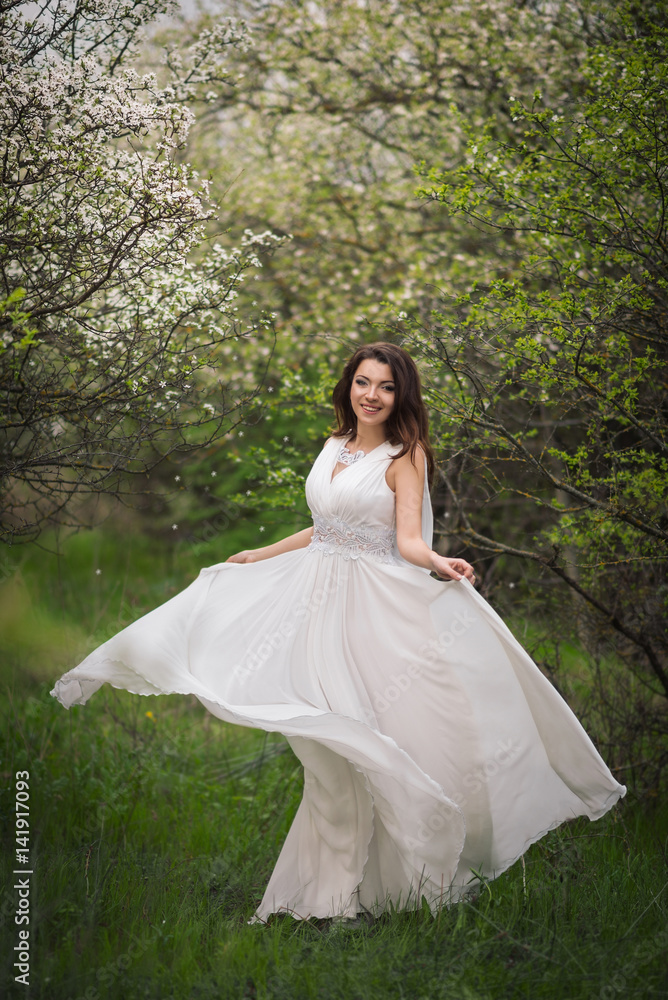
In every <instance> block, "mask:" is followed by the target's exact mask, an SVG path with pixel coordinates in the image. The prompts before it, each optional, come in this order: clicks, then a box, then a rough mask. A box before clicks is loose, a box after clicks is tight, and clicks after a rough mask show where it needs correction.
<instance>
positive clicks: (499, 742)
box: [51, 439, 626, 920]
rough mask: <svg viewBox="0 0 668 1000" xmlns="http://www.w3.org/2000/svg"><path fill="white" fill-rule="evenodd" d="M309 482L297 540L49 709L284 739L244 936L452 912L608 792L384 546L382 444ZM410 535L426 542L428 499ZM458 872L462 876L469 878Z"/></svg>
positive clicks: (582, 756)
mask: <svg viewBox="0 0 668 1000" xmlns="http://www.w3.org/2000/svg"><path fill="white" fill-rule="evenodd" d="M340 445H341V442H340V440H338V441H337V440H334V439H330V440H329V441H328V442H327V443H326V445H325V447H324V448H323V450H322V452H321V453H320V455H319V456H318V458H317V459H316V461H315V463H314V465H313V468H312V470H311V473H310V475H309V477H308V480H307V483H306V496H307V500H308V504H309V507H310V509H311V512H312V514H313V518H314V538H313V541H312V543H311V544H310V545H309V546H308V547H307V548H303V549H299V550H297V551H293V552H288V553H285V554H284V555H281V556H276V557H274V558H271V559H267V560H264V561H261V562H257V563H248V564H236V563H221V564H219V565H215V566H210V567H208V568H206V569H203V570H202V571H201V573H200V575H199V577H198V578H197V579H196V580H195V581H194V582H193V583H192V584H191V585H190V586H189V587H187V588H186V589H185V590H184V591H182V592H181V593H180V594H178V595H176V596H175V597H173V598H172V599H171V600H169V601H167V602H166V603H165V604H163V605H162V606H161V607H159V608H156V609H155V611H152V612H151V613H150V614H148V615H146V616H144V617H143V618H141V619H139V621H137V622H135V623H134V624H132V625H130V626H129V627H128V628H126V629H124V630H123V631H122V632H120V633H119V634H118V635H116V636H114V637H113V638H112V639H110V640H109V641H108V642H106V643H104V644H103V645H102V646H100V647H99V648H98V649H96V650H95V651H94V652H93V653H91V654H90V655H89V656H88V657H87V658H86V659H85V660H84V661H83V662H82V663H80V664H79V666H77V667H75V668H74V669H73V670H70V671H69V672H68V673H66V674H65V675H64V676H63V677H61V678H60V680H58V681H57V682H56V684H55V687H54V689H53V691H52V692H51V693H52V694H53V695H54V696H55V697H56V698H58V699H59V701H60V702H61V703H62V704H63V705H64V706H65V707H68V708H69V707H70V706H71V705H79V704H84V703H85V702H86V701H87V700H88V698H90V696H91V695H92V694H93V693H94V692H95V691H97V690H98V688H99V687H100V686H101V685H102V684H104V683H109V684H112V685H113V686H114V687H117V688H123V689H126V690H128V691H132V692H135V693H137V694H142V695H148V694H171V693H181V694H194V695H196V696H197V698H198V699H199V700H200V701H201V702H202V704H203V705H205V706H206V708H207V709H208V710H209V711H210V712H211V713H212V714H213V715H215V716H217V717H218V718H220V719H223V720H225V721H227V722H233V723H237V724H239V725H244V726H251V727H255V728H261V729H264V730H267V731H276V732H281V733H283V734H285V736H286V737H287V739H288V741H289V743H290V745H291V747H292V749H293V750H294V752H295V754H296V755H297V756H298V757H299V759H300V760H301V762H302V763H303V765H304V792H303V798H302V801H301V804H300V806H299V809H298V811H297V813H296V816H295V818H294V821H293V823H292V826H291V828H290V831H289V833H288V836H287V838H286V841H285V844H284V846H283V848H282V850H281V853H280V856H279V858H278V860H277V863H276V866H275V869H274V872H273V874H272V876H271V879H270V881H269V884H268V885H267V889H266V892H265V894H264V898H263V899H262V902H261V903H260V906H259V907H258V910H257V912H256V915H255V918H254V919H256V920H265V919H266V918H267V917H268V916H269V915H270V914H271V913H275V912H289V913H291V914H292V915H293V916H295V917H297V918H308V917H335V916H343V917H345V916H354V915H355V914H357V913H358V912H360V911H361V910H362V909H368V910H371V911H373V912H374V913H379V912H381V911H382V910H383V909H385V908H386V907H387V906H388V905H390V904H392V905H393V906H395V907H410V906H415V905H420V904H421V900H422V899H423V898H426V900H427V901H428V903H429V905H430V906H431V907H432V909H434V910H436V909H437V908H438V907H439V906H440V905H442V904H444V903H451V902H454V901H456V900H457V899H459V898H460V897H461V895H462V894H463V893H464V892H465V891H466V890H467V889H468V888H470V887H472V886H473V885H475V884H476V881H477V880H478V878H479V876H480V875H482V876H484V877H486V878H493V877H495V876H497V875H499V874H500V873H501V872H503V871H504V870H505V869H506V868H508V867H509V866H510V865H512V864H513V862H514V861H516V860H517V859H518V858H519V857H520V855H521V854H522V853H523V852H524V851H525V850H526V849H527V847H528V846H529V845H530V844H531V843H533V842H534V841H535V840H537V839H539V838H540V837H541V836H543V834H545V833H546V832H547V831H548V830H550V829H552V828H553V827H555V826H557V825H558V824H560V823H562V822H563V821H565V820H567V819H570V818H572V817H575V816H582V815H584V816H588V817H589V818H590V819H592V820H593V819H597V818H598V817H600V816H602V815H603V814H604V813H605V812H607V810H609V809H610V808H611V807H612V806H613V805H614V803H615V802H616V801H617V800H618V799H619V798H620V797H621V796H623V795H624V794H625V791H626V789H625V788H624V786H623V785H620V784H619V783H618V782H617V781H616V780H615V779H614V777H613V776H612V774H611V773H610V771H609V770H608V768H607V767H606V765H605V763H604V762H603V760H602V759H601V757H600V756H599V754H598V752H597V751H596V749H595V747H594V745H593V744H592V742H591V740H590V739H589V737H588V736H587V734H586V733H585V731H584V730H583V728H582V726H581V725H580V723H579V722H578V720H577V719H576V717H575V716H574V714H573V713H572V712H571V710H570V709H569V707H568V706H567V705H566V703H565V702H564V701H563V699H562V698H561V697H560V695H559V694H558V693H557V692H556V691H555V689H554V688H553V687H552V685H551V684H550V683H549V681H547V679H546V678H545V677H544V676H543V675H542V674H541V673H540V671H539V670H538V668H537V667H536V665H535V664H534V663H533V661H532V660H531V658H530V657H529V656H528V654H527V653H526V652H525V651H524V650H523V649H522V647H521V646H520V644H519V643H518V642H517V641H516V640H515V638H514V637H513V636H512V634H511V633H510V632H509V630H508V629H507V628H506V626H505V625H504V623H503V622H502V621H501V619H500V618H499V617H498V615H497V614H496V613H495V612H494V611H493V609H492V608H491V607H490V605H489V604H488V603H487V602H486V601H485V600H484V599H483V598H482V597H481V596H480V595H479V594H478V593H477V592H476V591H475V589H474V588H473V587H472V586H471V585H470V584H469V583H468V582H467V581H466V580H462V581H459V582H443V581H439V580H436V579H434V578H432V577H431V576H430V575H429V573H428V572H426V571H423V570H421V569H419V568H417V567H415V566H413V565H411V564H409V563H407V562H405V561H404V560H403V559H402V558H401V556H400V555H399V553H398V550H397V548H396V537H395V531H394V525H395V521H394V494H393V492H392V490H391V489H390V488H389V486H388V485H387V483H386V480H385V473H386V471H387V468H388V466H389V464H390V462H391V461H392V458H393V456H394V454H395V453H396V449H395V448H393V447H392V446H391V445H390V444H389V443H385V444H383V445H381V446H380V447H378V448H376V449H375V450H374V451H372V452H370V453H369V454H368V455H366V456H364V458H363V459H362V460H360V461H356V462H354V463H353V464H351V465H349V466H346V467H345V468H344V469H343V470H342V471H341V472H339V473H338V474H336V475H334V476H333V472H334V470H335V467H336V458H337V453H338V450H339V448H340ZM422 513H423V517H422V523H423V536H424V538H425V540H426V541H427V542H428V544H429V545H431V534H432V514H431V505H430V502H429V495H428V492H427V489H426V486H425V493H424V497H423V510H422ZM474 873H475V874H474Z"/></svg>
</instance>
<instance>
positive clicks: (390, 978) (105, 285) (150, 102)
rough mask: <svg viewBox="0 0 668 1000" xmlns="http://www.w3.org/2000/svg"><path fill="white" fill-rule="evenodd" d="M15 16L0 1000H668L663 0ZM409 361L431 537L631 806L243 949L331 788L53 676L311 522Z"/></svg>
mask: <svg viewBox="0 0 668 1000" xmlns="http://www.w3.org/2000/svg"><path fill="white" fill-rule="evenodd" d="M0 9H1V13H0V24H1V26H2V30H1V31H0V48H1V50H2V51H1V59H0V63H1V68H0V88H1V90H2V99H1V101H0V115H1V127H0V153H1V161H0V162H1V186H0V218H1V220H2V225H1V226H0V333H1V337H0V395H1V400H2V427H1V429H0V445H1V446H0V488H1V490H2V521H1V532H2V542H3V545H2V549H1V551H0V579H1V583H0V587H1V592H0V593H1V596H0V623H1V626H0V650H1V664H0V671H1V679H2V694H1V695H0V705H1V708H2V715H3V725H2V735H1V739H2V786H3V787H2V797H1V800H0V802H1V808H2V815H3V831H4V832H3V888H2V894H1V897H0V926H1V929H2V943H3V948H2V973H3V977H4V978H5V980H6V984H7V985H6V991H7V992H6V995H8V996H22V995H24V996H27V997H31V998H40V1000H41V998H45V1000H46V998H48V1000H51V998H54V1000H60V998H79V997H86V998H87V1000H98V998H106V997H110V998H115V997H119V998H120V997H124V998H132V1000H134V998H175V1000H177V998H178V1000H181V998H202V1000H204V998H214V997H215V998H218V997H224V998H226V997H239V998H242V997H249V998H250V997H252V998H255V997H257V998H283V997H284V998H290V1000H292V998H302V997H304V998H307V997H308V998H311V997H313V998H315V997H323V998H324V997H326V998H330V997H331V998H342V1000H349V998H358V997H359V998H376V997H379V998H380V997H397V998H407V1000H408V998H410V1000H422V998H424V1000H427V998H429V1000H435V998H446V997H448V998H450V997H453V998H457V1000H478V998H498V997H504V998H505V997H518V998H520V997H529V998H534V997H546V998H556V997H560V998H561V997H563V998H573V1000H575V998H583V1000H584V998H586V1000H593V998H601V1000H604V998H605V1000H612V998H616V997H620V998H621V997H643V998H645V997H647V998H649V997H656V998H658V997H665V996H668V978H666V972H665V951H666V946H667V945H668V932H667V927H668V921H667V920H666V908H667V905H668V891H666V886H667V885H668V878H667V874H666V843H667V836H666V835H667V823H666V807H665V790H666V764H667V762H668V740H667V734H668V716H667V701H668V656H667V653H668V643H667V640H666V610H667V607H668V588H667V585H666V573H665V567H666V557H667V540H668V513H667V509H666V493H667V489H666V486H667V478H668V476H667V472H668V433H667V426H666V425H667V420H668V409H667V392H668V385H667V382H666V357H667V354H668V332H667V331H668V222H667V215H666V213H667V211H668V175H667V170H668V134H667V126H666V122H667V110H668V52H667V42H668V5H667V4H666V3H665V2H663V0H657V2H650V3H635V2H630V0H608V2H604V0H549V2H548V0H512V2H511V0H489V2H481V3H475V4H472V3H469V2H458V0H441V2H437V0H424V2H422V0H388V2H380V0H340V2H336V3H333V2H325V3H317V2H314V3H300V2H290V0H285V2H276V0H266V2H261V0H249V2H247V3H243V2H236V0H210V2H209V3H208V4H207V5H206V6H203V7H197V6H195V5H192V6H189V7H188V8H187V9H185V8H184V9H183V10H181V9H179V8H178V6H175V5H173V4H170V3H168V2H167V0H45V2H43V3H24V2H23V0H3V3H2V4H1V6H0ZM377 339H391V340H394V341H396V342H398V343H400V344H402V345H403V346H405V347H406V348H407V349H408V350H409V351H410V352H411V354H412V355H413V356H414V357H415V358H416V360H417V361H418V364H419V367H420V370H421V373H422V376H423V381H424V388H425V397H426V400H427V402H428V406H429V409H430V414H431V419H432V435H433V444H434V446H435V450H436V453H437V457H438V466H439V471H438V476H437V482H436V486H435V490H434V498H433V499H434V510H435V516H436V526H437V545H438V546H439V547H440V549H441V551H443V552H446V553H448V554H462V555H464V556H465V557H466V558H467V559H469V560H471V561H472V562H474V563H475V565H476V572H477V574H478V577H479V579H480V580H481V583H480V586H481V589H482V592H483V593H484V594H485V596H486V597H487V598H488V599H489V600H490V601H491V602H492V604H493V605H494V607H496V608H497V609H498V610H499V612H500V613H501V614H502V615H503V616H504V618H506V619H507V620H508V622H509V624H510V625H511V627H512V628H513V630H514V631H515V633H516V634H517V635H518V637H519V638H520V640H521V641H522V642H523V643H524V645H525V646H526V647H527V649H528V650H529V651H530V652H531V654H532V655H533V656H534V658H535V659H536V661H537V662H538V664H539V665H540V667H541V669H542V670H543V671H544V672H545V673H546V674H547V676H548V677H549V678H550V680H551V681H552V682H553V683H554V684H555V685H556V686H557V688H558V690H559V691H560V692H561V693H562V694H563V695H564V697H565V698H566V699H567V700H568V702H569V703H570V704H571V706H572V707H573V708H574V710H575V711H576V712H577V713H578V715H579V717H580V718H581V720H582V722H583V724H584V725H585V727H586V728H587V730H588V732H589V733H590V734H591V735H592V737H593V738H594V740H595V742H596V744H597V746H598V747H599V749H600V751H601V753H602V755H603V757H604V758H605V759H606V761H607V763H608V764H609V765H610V766H611V768H612V769H613V771H614V773H615V776H616V777H617V778H618V779H619V780H620V781H622V782H624V783H625V784H627V785H628V787H629V793H628V795H627V797H626V799H625V800H624V801H623V802H622V803H621V804H620V806H618V807H617V808H616V809H615V810H614V811H613V813H612V814H610V815H608V816H607V817H606V818H605V819H604V820H602V821H600V822H598V823H596V824H588V823H587V822H586V821H582V822H579V821H578V822H575V823H573V824H570V825H566V826H565V827H562V828H561V829H559V830H557V831H555V832H553V833H552V834H550V835H549V836H548V837H547V838H545V839H544V840H542V841H540V842H539V843H538V844H536V845H534V846H533V847H532V848H531V849H530V851H529V852H528V853H527V855H526V857H525V859H524V863H523V864H518V865H516V866H515V867H514V868H513V869H512V870H511V871H509V872H507V873H506V874H505V875H504V876H502V877H501V878H500V879H498V880H497V881H495V882H492V883H489V884H488V885H484V886H483V888H482V889H481V890H480V891H479V892H477V894H475V895H472V896H471V898H470V899H469V900H467V901H466V902H464V903H462V904H459V905H458V906H456V907H454V908H452V909H451V910H443V911H442V912H441V913H440V914H439V915H438V916H437V917H436V918H432V916H431V915H430V914H429V912H428V910H427V909H426V908H425V910H424V912H420V911H418V912H415V913H411V914H406V913H398V914H390V915H388V916H386V917H385V918H383V919H382V920H379V921H377V922H375V923H374V924H370V925H368V926H363V927H361V928H345V927H334V928H332V927H328V926H323V925H322V924H320V923H318V922H307V923H304V924H295V923H293V922H292V921H291V920H290V919H289V918H288V919H285V920H276V921H275V922H274V923H273V924H272V925H271V926H269V927H268V928H260V927H256V926H251V927H249V926H248V925H247V924H246V921H247V920H248V919H249V917H250V916H251V914H252V912H253V910H254V908H255V905H256V904H257V902H258V901H259V898H260V896H261V894H262V890H263V885H264V883H265V882H266V879H267V877H268V875H269V873H270V871H271V869H272V867H273V863H274V860H275V858H276V856H277V853H278V850H279V848H280V844H281V842H282V838H283V836H284V835H285V833H286V831H287V829H288V826H289V823H290V820H291V818H292V815H293V814H294V811H295V809H296V807H297V804H298V802H299V799H300V795H301V785H300V768H299V766H298V765H297V762H296V760H295V758H294V757H293V756H292V755H291V753H290V751H289V749H288V748H287V745H286V744H285V743H284V741H283V740H282V739H281V738H280V737H277V736H265V735H264V734H262V733H258V732H255V731H248V730H242V729H235V728H233V727H228V726H225V725H223V724H221V723H219V722H218V721H217V720H215V719H213V718H212V717H210V716H208V715H207V714H206V713H205V712H204V710H203V709H202V708H201V707H200V706H199V704H198V703H196V702H195V701H194V699H193V703H190V702H189V701H188V700H187V699H183V698H178V697H174V698H172V697H161V698H155V699H153V698H152V699H140V698H136V697H134V698H133V697H132V696H130V695H127V694H125V693H123V692H118V691H115V690H113V689H109V690H103V691H101V692H99V693H98V694H97V695H96V696H95V698H94V699H93V700H92V701H91V703H90V705H88V706H86V707H85V708H74V709H72V710H71V711H70V712H69V713H66V712H64V711H63V709H62V708H61V707H60V706H59V705H58V704H57V703H56V702H55V701H54V700H53V699H52V698H50V697H49V694H48V692H49V690H50V687H51V686H52V684H53V681H54V680H55V678H56V677H58V676H59V675H60V674H61V673H62V672H63V671H64V670H65V669H67V668H68V667H69V666H72V665H74V664H75V663H77V662H78V660H80V659H81V658H82V657H83V656H84V655H85V653H86V652H88V651H89V650H90V649H92V648H93V647H94V646H96V645H98V644H99V643H100V642H102V641H103V640H104V639H105V638H106V637H108V636H109V635H111V634H113V633H115V632H117V631H118V630H119V629H120V628H122V627H124V625H126V624H128V623H129V622H130V621H132V620H134V619H135V618H136V617H139V616H140V615H141V614H143V613H145V612H146V611H148V610H150V609H151V608H152V607H155V606H156V605H157V604H159V603H161V602H162V601H164V600H166V599H167V598H168V597H169V596H171V595H172V594H173V593H175V592H176V591H178V590H180V589H182V588H183V587H184V586H185V585H186V584H187V583H188V582H189V581H190V580H191V579H192V578H193V576H194V575H195V574H196V573H197V572H198V570H199V568H200V567H201V566H203V565H208V564H212V563H215V562H219V561H222V560H224V559H225V558H227V556H229V555H230V554H232V553H233V552H236V551H238V550H239V549H241V548H245V547H255V546H257V545H259V544H264V543H265V542H271V541H273V540H276V539H278V538H280V537H282V536H283V535H284V534H287V533H290V532H292V531H295V530H298V529H300V528H302V527H305V526H306V525H307V524H308V523H309V519H308V511H307V509H306V507H305V504H304V500H303V495H302V492H303V482H304V477H305V474H306V472H307V471H308V468H309V467H310V464H311V461H312V460H313V457H314V456H315V454H316V453H317V451H318V450H319V447H320V444H321V442H322V440H323V439H324V437H325V436H326V435H327V431H328V427H329V425H330V419H331V415H330V404H329V397H330V393H331V389H332V387H333V385H334V383H335V381H336V380H337V377H338V372H339V370H340V366H341V362H342V360H343V359H344V358H345V357H346V356H347V355H348V354H349V353H350V351H351V349H352V348H354V346H356V345H357V344H359V343H361V342H363V341H371V340H377ZM19 771H27V772H28V773H29V776H30V778H29V817H30V818H29V826H28V827H26V826H25V825H23V824H22V825H21V834H19V829H18V827H17V826H16V823H17V819H16V817H17V816H18V815H19V813H15V792H16V779H15V775H16V773H17V772H19ZM21 816H23V812H21ZM19 835H21V836H23V837H24V838H25V839H26V842H27V844H28V845H29V850H30V862H31V866H32V870H33V874H32V875H31V879H30V924H29V930H30V938H29V940H30V976H29V984H27V983H20V982H17V981H16V980H15V976H16V970H15V969H14V968H13V962H14V961H15V955H14V947H15V945H16V944H17V943H18V940H19V939H18V936H17V935H18V926H17V924H16V922H15V913H16V910H17V898H18V897H17V891H16V889H15V888H13V886H14V879H15V876H14V875H13V871H14V866H15V864H16V857H15V849H16V838H17V836H19Z"/></svg>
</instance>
